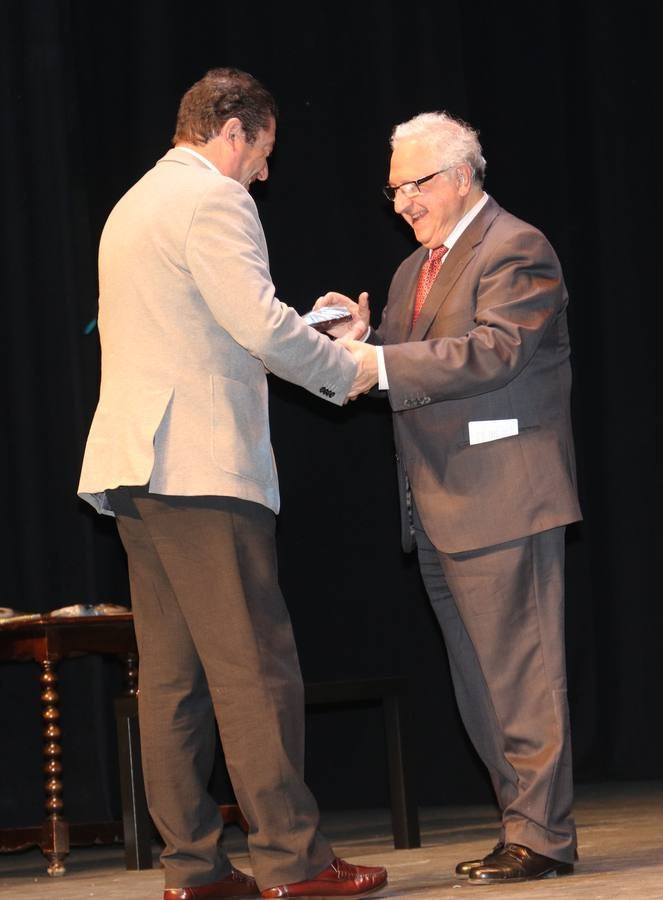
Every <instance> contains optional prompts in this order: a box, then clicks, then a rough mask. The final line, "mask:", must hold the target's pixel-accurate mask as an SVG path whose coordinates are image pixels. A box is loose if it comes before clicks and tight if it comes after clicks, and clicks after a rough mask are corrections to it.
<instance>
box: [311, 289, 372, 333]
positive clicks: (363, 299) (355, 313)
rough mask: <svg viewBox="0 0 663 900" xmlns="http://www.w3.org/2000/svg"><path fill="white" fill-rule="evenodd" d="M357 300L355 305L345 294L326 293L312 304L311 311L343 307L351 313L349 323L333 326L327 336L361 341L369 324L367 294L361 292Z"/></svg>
mask: <svg viewBox="0 0 663 900" xmlns="http://www.w3.org/2000/svg"><path fill="white" fill-rule="evenodd" d="M358 300H359V302H358V303H355V301H354V300H351V299H350V297H346V296H345V294H339V293H338V292H337V291H328V292H327V293H326V294H324V295H323V296H322V297H318V299H317V300H316V301H315V303H314V304H313V309H320V308H321V307H323V306H344V307H345V308H346V309H347V310H348V311H349V312H351V313H352V321H351V322H345V323H344V324H343V325H333V326H332V327H331V328H329V329H328V330H327V334H328V335H331V337H334V338H341V337H351V338H352V339H355V340H362V339H363V338H364V337H365V335H366V332H367V331H368V328H369V325H370V323H371V310H370V307H369V305H368V293H367V292H366V291H362V293H361V294H360V295H359V298H358ZM359 324H361V328H359V327H358V325H359ZM355 326H357V327H355ZM350 332H352V333H350Z"/></svg>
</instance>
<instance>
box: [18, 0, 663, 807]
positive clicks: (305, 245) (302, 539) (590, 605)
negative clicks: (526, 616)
mask: <svg viewBox="0 0 663 900" xmlns="http://www.w3.org/2000/svg"><path fill="white" fill-rule="evenodd" d="M651 15H653V13H652V12H651V11H650V8H649V6H648V5H647V4H642V5H639V4H638V3H635V4H631V6H630V7H629V10H628V14H627V15H623V14H622V13H621V12H620V11H619V10H618V8H616V7H615V8H613V7H611V6H610V5H609V4H604V3H601V2H598V0H587V2H582V0H580V2H578V0H541V2H539V3H537V4H531V3H528V4H524V3H523V4H517V3H513V2H506V3H500V4H497V3H493V2H485V0H481V2H474V3H459V2H456V0H452V2H447V3H444V4H432V3H419V4H409V5H407V4H402V3H394V2H385V0H381V2H375V0H371V2H368V0H367V2H365V3H354V4H346V3H343V2H341V3H333V4H331V3H326V2H321V3H318V4H315V5H313V6H311V7H309V8H307V9H306V10H305V12H304V13H301V12H300V11H299V10H298V9H295V6H294V4H293V5H292V6H291V5H290V4H287V3H285V4H270V5H267V4H265V5H264V8H263V6H262V5H261V4H260V5H258V7H257V8H256V6H255V4H223V3H218V2H214V3H211V2H207V0H199V2H197V3H193V4H185V5H184V6H183V5H182V4H180V3H178V4H175V3H170V2H157V0H136V2H131V3H122V2H117V3H107V4H96V3H87V2H82V0H81V2H76V0H68V2H67V0H59V2H58V0H41V2H39V0H24V2H20V0H9V2H7V3H3V4H2V5H1V9H0V16H1V17H2V19H1V28H0V41H1V44H0V48H1V53H0V59H1V61H2V62H1V65H2V70H3V78H2V84H1V90H2V115H3V129H2V140H1V141H0V153H1V154H2V168H1V172H2V181H3V185H2V187H3V190H2V196H3V203H2V212H3V219H4V226H5V228H4V235H5V236H4V238H3V249H4V251H5V259H4V264H3V275H4V279H3V280H4V291H3V293H4V303H3V307H4V311H3V329H2V331H3V335H6V337H5V339H4V340H3V354H2V357H3V361H4V362H5V365H6V369H5V379H4V384H5V389H4V391H5V393H4V396H5V401H4V403H5V405H4V409H5V412H4V428H3V432H4V434H5V440H4V441H3V442H2V447H3V452H4V454H5V458H4V471H5V478H4V479H3V485H2V490H3V497H2V508H3V509H4V517H5V521H6V529H5V537H4V540H3V547H4V550H5V554H6V555H5V560H6V561H5V564H4V565H3V576H4V580H3V583H2V598H1V599H0V605H4V606H8V607H12V608H15V609H20V610H23V611H26V612H34V611H49V610H52V609H56V608H59V607H62V606H66V605H69V604H73V603H88V602H90V603H94V602H108V603H128V586H127V579H126V573H125V563H124V557H123V553H122V549H121V547H120V544H119V541H118V538H117V536H116V533H115V528H114V523H113V522H112V520H110V519H108V518H106V517H100V516H97V515H96V514H95V513H94V512H93V511H92V510H91V509H89V508H87V506H86V505H85V504H84V503H82V502H81V501H79V500H78V499H77V497H76V485H77V481H78V472H79V467H80V462H81V457H82V451H83V445H84V440H85V435H86V433H87V429H88V426H89V422H90V419H91V416H92V413H93V410H94V406H95V403H96V398H97V390H98V379H99V349H98V339H97V333H96V330H95V329H94V325H93V321H94V319H95V316H96V300H97V298H96V289H97V286H96V248H97V242H98V239H99V234H100V231H101V228H102V226H103V222H104V220H105V218H106V216H107V214H108V213H109V211H110V209H111V207H112V206H113V204H114V203H115V201H116V200H117V199H118V198H119V196H120V195H121V194H122V193H123V192H124V191H125V190H126V189H127V188H128V187H129V186H130V185H131V184H132V183H133V182H134V181H135V180H136V179H137V178H138V177H140V175H142V173H143V172H144V171H145V170H146V169H147V168H149V167H151V166H152V165H153V163H154V162H155V161H156V160H157V159H158V158H159V157H160V156H162V155H163V154H164V153H165V152H166V150H167V149H168V147H169V146H170V138H171V135H172V132H173V128H174V121H175V114H176V109H177V103H178V101H179V98H180V96H181V94H182V93H183V91H184V90H185V89H186V88H187V87H189V85H190V84H191V83H193V81H195V80H196V79H197V78H199V77H201V76H202V75H203V74H204V72H205V71H206V70H207V69H208V68H210V67H212V66H215V65H237V66H239V67H241V68H245V69H248V70H249V71H251V72H253V73H254V74H255V75H256V76H258V77H259V78H260V79H261V80H263V81H264V83H265V84H266V85H267V86H268V87H269V88H270V89H271V90H272V91H273V92H274V94H275V96H276V97H277V100H278V102H279V105H280V112H281V116H280V123H279V129H278V139H277V149H276V152H275V154H274V157H273V161H272V164H271V177H270V180H269V182H267V183H266V184H263V185H258V186H257V187H256V190H255V197H256V201H257V203H258V206H259V209H260V212H261V215H262V218H263V222H264V226H265V230H266V233H267V238H268V242H269V246H270V256H271V264H272V270H273V276H274V280H275V284H276V285H277V289H278V294H279V296H280V298H281V299H284V300H286V301H288V302H289V303H290V304H292V305H293V306H295V307H296V308H297V309H299V310H300V311H302V312H303V311H305V310H306V309H308V308H309V307H310V305H311V303H312V302H313V300H314V299H315V298H316V297H317V296H318V295H319V294H320V293H322V292H323V291H325V290H329V289H338V290H341V291H344V292H346V293H350V294H352V295H356V294H357V293H358V292H359V291H360V290H368V291H369V292H370V294H371V298H372V309H373V314H374V317H375V319H376V320H377V317H378V316H379V313H380V311H381V309H382V306H383V304H384V299H385V294H386V289H387V286H388V283H389V279H390V277H391V274H392V272H393V271H394V269H395V268H396V266H397V264H398V263H399V262H400V260H401V259H402V258H403V257H404V256H405V255H406V254H408V253H409V252H410V250H411V249H412V248H413V246H414V245H413V243H412V238H411V236H410V234H409V233H408V230H407V229H406V228H404V227H403V226H402V224H401V223H399V221H398V220H397V218H396V217H395V216H394V214H393V212H392V209H391V207H390V205H389V204H388V203H387V202H386V201H385V200H384V199H383V197H382V196H381V192H380V188H381V185H382V184H383V183H384V182H385V180H386V176H387V163H388V155H389V152H388V138H389V134H390V131H391V128H392V126H393V125H394V124H395V123H396V122H399V121H402V120H404V119H406V118H409V117H410V116H411V115H414V114H415V113H417V112H422V111H426V110H433V109H441V108H446V109H448V110H450V111H452V112H454V113H456V114H458V115H460V116H462V117H464V118H466V119H467V120H468V121H470V122H471V123H472V124H474V125H475V126H477V127H478V128H479V129H480V133H481V139H482V143H483V146H484V151H485V156H486V157H487V160H488V173H487V184H486V187H487V190H488V191H489V192H490V193H492V194H493V195H494V196H495V197H496V199H497V200H498V202H499V203H501V204H502V205H503V206H504V207H506V208H507V209H509V210H510V211H512V212H513V213H515V214H517V215H519V216H521V217H522V218H525V219H527V220H529V221H531V222H533V223H534V224H536V225H537V226H539V227H540V228H541V229H542V230H543V231H544V232H545V233H546V234H547V235H548V237H549V238H550V240H551V241H552V242H553V244H554V245H555V247H556V248H557V250H558V253H559V255H560V257H561V259H562V262H563V265H564V268H565V273H566V277H567V281H568V285H569V290H570V294H571V308H570V323H571V331H572V340H573V364H574V372H575V383H574V397H573V403H574V421H575V430H576V439H577V448H578V466H579V480H580V489H581V496H582V503H583V509H584V515H585V518H584V522H583V523H582V524H581V525H578V526H574V527H573V528H571V529H570V530H569V535H568V578H567V582H568V646H567V651H568V660H569V680H570V698H571V709H572V717H573V724H574V734H575V738H574V740H575V770H576V776H577V778H578V780H583V779H584V780H587V779H626V778H628V779H642V778H644V779H649V778H659V777H661V776H663V732H662V729H661V726H660V725H659V719H658V715H657V712H656V707H655V706H654V699H655V697H656V695H657V690H658V687H659V685H660V684H661V680H662V678H661V676H662V671H661V668H662V664H661V660H662V659H663V654H662V653H661V648H660V641H661V638H660V635H661V632H662V628H661V625H662V614H661V602H660V597H659V596H658V594H659V591H658V579H657V576H656V573H657V568H656V565H657V564H656V558H657V557H656V553H657V551H658V544H659V538H660V536H661V527H660V513H659V510H660V504H661V500H662V498H661V492H660V487H661V478H660V465H659V464H658V462H659V460H658V458H657V457H658V449H659V440H658V428H657V425H658V424H659V420H660V406H659V401H658V396H659V392H660V387H661V378H660V375H659V372H658V361H657V359H656V352H657V351H656V343H655V340H654V337H655V334H656V330H655V323H656V318H655V316H654V312H655V306H656V305H658V304H659V303H660V298H659V296H658V291H656V290H655V280H654V275H655V270H656V269H657V267H658V261H657V258H656V256H655V254H654V251H653V246H652V243H653V235H654V231H655V227H654V222H653V220H654V212H655V209H656V207H655V205H654V200H653V197H652V194H653V185H654V184H655V183H656V181H657V172H656V171H655V160H654V157H653V141H652V139H651V131H650V126H649V117H650V116H651V114H652V113H654V114H655V112H654V109H653V106H654V102H655V99H656V94H655V92H654V91H653V87H654V82H653V71H654V64H653V60H654V59H655V55H654V35H655V29H654V28H653V26H652V24H651V22H649V21H648V17H650V16H651ZM648 68H649V70H648ZM271 389H272V401H271V415H272V424H273V443H274V448H275V453H276V457H277V462H278V465H279V468H280V475H281V488H282V495H283V509H282V513H281V515H280V517H279V531H278V540H279V551H280V566H281V579H282V584H283V588H284V591H285V594H286V597H287V600H288V603H289V606H290V609H291V613H292V618H293V623H294V627H295V630H296V634H297V637H298V642H299V648H300V653H301V661H302V668H303V670H304V674H305V677H306V678H308V679H327V678H335V677H352V676H369V675H374V674H398V675H407V676H408V677H409V679H410V680H411V686H412V697H413V707H414V757H415V759H414V762H415V771H416V777H417V784H416V787H417V795H418V799H419V801H420V802H421V803H422V804H443V803H457V802H471V801H484V800H487V799H489V798H490V790H489V787H488V784H487V781H486V779H485V776H484V774H483V771H482V769H481V767H480V765H479V764H478V763H477V760H476V758H475V756H474V753H473V751H472V750H471V748H470V747H469V745H468V743H467V740H466V738H465V736H464V733H463V730H462V727H461V725H460V723H459V721H458V717H457V714H456V711H455V705H454V701H453V696H452V692H451V688H450V683H449V675H448V670H447V662H446V657H445V653H444V648H443V645H442V642H441V638H440V636H439V633H438V631H437V627H436V625H435V623H434V620H433V617H432V614H431V612H430V610H429V609H428V605H427V601H426V598H425V596H424V592H423V589H422V586H421V583H420V580H419V575H418V571H417V566H416V562H415V561H414V559H413V558H410V557H406V556H404V555H403V554H402V553H401V550H400V547H399V542H398V513H397V502H396V490H395V476H394V471H393V448H392V438H391V424H390V417H389V413H388V410H387V408H386V405H381V404H380V403H378V402H377V401H373V400H369V399H361V400H359V401H357V402H356V403H353V404H349V405H348V407H346V408H343V409H340V410H339V409H335V408H334V409H332V408H330V407H329V406H328V405H327V404H324V403H322V402H319V401H318V400H316V399H315V398H313V397H312V396H310V395H308V394H305V392H303V391H301V390H300V389H298V388H293V387H292V386H291V385H288V384H286V383H284V382H279V381H277V380H276V379H274V380H273V381H272V384H271ZM514 639H515V640H517V635H515V636H514ZM508 652H509V650H508V647H505V653H508ZM118 666H119V664H115V663H112V662H108V661H102V660H99V659H96V658H87V659H81V660H71V661H68V662H67V663H65V664H63V666H62V667H61V670H62V682H61V695H62V724H63V729H64V738H63V749H64V764H65V774H66V778H65V794H64V801H65V813H66V815H67V816H68V818H70V819H71V820H72V821H75V820H76V819H79V820H80V819H86V818H87V819H90V818H92V817H97V818H103V817H105V816H106V814H107V813H108V812H109V811H110V812H112V811H113V810H116V809H117V786H116V772H115V770H114V766H115V762H114V753H113V740H114V736H113V723H112V716H111V698H112V695H113V692H114V691H116V690H117V689H118V685H119V684H120V682H121V673H120V672H119V671H118ZM0 684H1V686H2V703H1V704H0V734H1V735H2V748H3V767H2V771H3V781H4V786H3V790H2V792H1V796H0V824H14V825H17V824H23V823H24V822H27V821H35V820H38V819H39V818H40V817H41V815H42V809H41V803H42V796H41V793H42V792H41V785H40V782H41V777H42V773H41V769H40V753H41V737H40V726H39V721H38V715H39V686H38V683H37V678H36V668H33V667H31V666H27V665H25V664H11V665H10V664H5V665H2V666H0ZM380 729H381V724H380V720H379V713H378V711H377V710H376V709H373V708H361V709H357V710H352V711H346V712H345V713H344V712H342V711H339V712H335V713H332V712H325V713H316V714H312V715H311V716H310V721H309V734H308V759H309V764H308V765H309V768H308V778H309V782H310V784H311V787H312V788H313V790H314V792H315V793H316V795H317V797H318V799H319V802H320V804H321V806H323V807H333V806H339V807H346V808H350V807H352V806H379V805H386V802H387V792H386V768H385V764H384V760H383V747H382V738H381V735H380V733H379V732H380ZM95 773H96V774H95ZM8 774H9V775H10V777H7V776H8Z"/></svg>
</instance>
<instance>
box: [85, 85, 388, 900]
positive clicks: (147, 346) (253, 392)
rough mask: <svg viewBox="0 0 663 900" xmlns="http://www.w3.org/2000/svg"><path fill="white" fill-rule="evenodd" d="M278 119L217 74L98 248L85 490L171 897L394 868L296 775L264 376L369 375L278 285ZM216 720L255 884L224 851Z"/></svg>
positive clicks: (353, 885) (270, 891) (284, 892)
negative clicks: (130, 623) (265, 184)
mask: <svg viewBox="0 0 663 900" xmlns="http://www.w3.org/2000/svg"><path fill="white" fill-rule="evenodd" d="M276 115H277V111H276V105H275V103H274V100H273V98H272V96H271V95H270V94H269V93H268V92H267V91H266V90H265V88H264V87H263V86H262V85H260V84H259V82H257V81H256V80H255V79H254V78H253V77H252V76H250V75H249V74H247V73H244V72H241V71H238V70H235V69H214V70H211V71H210V72H208V73H207V75H206V76H205V77H204V78H202V79H201V80H200V81H199V82H197V83H196V84H195V85H193V87H191V88H190V89H189V91H187V93H186V94H185V95H184V97H183V99H182V101H181V104H180V109H179V113H178V120H177V128H176V133H175V137H174V140H173V143H174V145H175V146H174V149H172V150H170V151H169V152H168V153H167V154H166V155H165V156H164V157H163V158H162V159H161V160H159V161H158V162H157V164H156V165H155V167H154V168H153V169H151V170H150V171H149V172H147V173H146V174H145V175H144V176H143V177H142V178H141V179H140V180H139V181H138V182H137V184H135V185H134V186H133V187H132V188H131V189H130V190H129V191H127V193H126V194H125V195H124V196H123V197H122V198H121V199H120V201H119V202H118V203H117V205H116V206H115V208H114V209H113V210H112V212H111V214H110V216H109V217H108V220H107V222H106V225H105V227H104V230H103V233H102V236H101V242H100V249H99V288H100V294H99V317H98V322H99V334H100V339H101V350H102V371H101V388H100V397H99V404H98V406H97V410H96V412H95V415H94V419H93V422H92V426H91V429H90V433H89V436H88V440H87V445H86V448H85V455H84V460H83V467H82V473H81V477H80V484H79V494H80V496H81V497H83V498H85V499H86V500H88V501H89V502H91V503H92V504H93V505H94V506H95V508H96V509H97V510H98V511H99V512H102V513H108V514H110V515H115V516H116V518H117V524H118V529H119V533H120V536H121V539H122V542H123V544H124V547H125V549H126V552H127V558H128V564H129V575H130V584H131V599H132V609H133V615H134V621H135V627H136V635H137V640H138V649H139V661H140V676H139V698H138V702H139V719H140V728H141V748H142V756H143V768H144V774H145V786H146V793H147V800H148V805H149V809H150V813H151V815H152V818H153V820H154V823H155V825H156V827H157V828H158V830H159V832H160V834H161V837H162V838H163V841H164V849H163V852H162V855H161V860H162V863H163V868H164V876H165V892H164V898H165V900H192V898H202V897H205V898H208V900H216V898H226V897H236V896H262V897H285V896H287V897H297V896H304V895H306V896H312V897H314V896H321V895H324V894H327V893H332V894H334V895H338V896H352V895H361V894H364V893H366V892H367V891H369V890H375V889H376V888H378V887H380V886H381V885H382V884H384V883H385V881H386V877H387V876H386V872H385V870H384V869H383V868H382V867H379V866H375V867H365V866H353V865H351V864H350V863H347V862H345V861H344V860H341V859H338V858H337V857H336V856H335V854H334V852H333V850H332V848H331V847H330V846H329V844H328V842H327V840H326V839H325V838H324V837H323V836H322V835H321V834H320V832H319V830H318V820H319V816H318V809H317V805H316V803H315V800H314V798H313V797H312V795H311V794H310V792H309V790H308V788H307V786H306V784H305V783H304V779H303V766H304V695H303V685H302V679H301V674H300V669H299V662H298V657H297V650H296V647H295V643H294V640H293V633H292V629H291V624H290V619H289V616H288V611H287V608H286V606H285V603H284V600H283V597H282V595H281V592H280V589H279V585H278V580H277V568H276V553H275V541H274V524H275V514H276V513H277V512H278V509H279V490H278V481H277V473H276V469H275V466H274V458H273V454H272V449H271V445H270V434H269V420H268V405H267V400H268V397H267V377H266V375H267V373H268V372H272V373H274V374H275V375H277V376H279V377H281V378H284V379H287V380H288V381H291V382H294V383H295V384H298V385H301V386H302V387H304V388H306V389H307V390H309V391H311V392H313V393H314V394H316V395H317V396H320V397H321V398H322V399H324V400H328V401H330V402H332V403H335V404H343V403H345V402H346V400H347V399H348V398H354V397H355V396H356V395H357V394H358V393H360V392H362V391H365V390H366V389H367V388H368V387H369V386H370V374H369V375H367V373H366V371H365V366H364V363H363V362H362V361H361V360H360V361H359V362H358V361H357V359H355V358H353V355H352V353H351V352H350V351H349V350H348V349H347V348H346V347H345V346H343V342H342V341H339V342H332V341H330V340H328V338H326V337H324V336H322V335H320V334H318V333H317V332H316V331H315V330H314V329H313V328H311V327H309V326H308V325H307V324H305V322H304V321H303V320H302V318H301V317H300V316H299V315H298V313H297V312H296V311H295V310H294V309H292V308H291V307H289V306H287V305H286V304H284V303H282V302H280V301H279V300H278V299H277V298H276V296H275V292H274V285H273V284H272V280H271V277H270V273H269V265H268V258H267V247H266V245H265V238H264V234H263V230H262V226H261V223H260V219H259V217H258V213H257V209H256V206H255V203H254V201H253V200H252V198H251V196H250V194H249V192H248V188H249V186H250V185H251V183H252V182H253V181H254V180H256V179H257V180H260V181H263V180H265V179H266V178H267V176H268V163H267V158H268V156H269V154H270V152H271V150H272V147H273V144H274V139H275V129H276ZM359 330H360V331H363V327H361V328H360V329H359ZM355 356H356V351H355ZM217 725H218V730H219V733H220V736H221V741H222V744H223V751H224V754H225V760H226V764H227V768H228V772H229V775H230V778H231V781H232V785H233V789H234V792H235V795H236V798H237V801H238V803H239V806H240V808H241V810H242V812H243V814H244V816H245V818H246V820H247V822H248V825H249V834H248V846H249V852H250V855H251V863H252V868H253V874H254V878H251V877H249V876H248V875H246V874H244V873H242V872H239V871H238V870H237V869H235V868H234V867H233V866H232V865H231V863H230V861H229V860H228V858H227V856H226V855H225V854H224V852H223V851H222V850H221V849H220V848H219V839H220V836H221V831H222V827H223V825H222V820H221V817H220V814H219V810H218V807H217V805H216V803H215V801H214V799H213V798H212V796H211V795H210V794H209V792H208V790H207V787H208V782H209V779H210V774H211V770H212V764H213V760H214V754H215V743H216V726H217Z"/></svg>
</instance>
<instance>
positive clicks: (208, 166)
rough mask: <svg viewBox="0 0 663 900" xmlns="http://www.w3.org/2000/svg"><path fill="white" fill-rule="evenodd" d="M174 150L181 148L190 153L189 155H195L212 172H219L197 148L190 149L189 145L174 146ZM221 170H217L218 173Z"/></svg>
mask: <svg viewBox="0 0 663 900" xmlns="http://www.w3.org/2000/svg"><path fill="white" fill-rule="evenodd" d="M175 149H176V150H183V151H184V152H185V153H190V154H191V156H195V157H197V158H198V159H199V160H200V161H201V162H203V163H205V165H206V166H207V168H208V169H211V170H212V171H213V172H219V170H218V169H217V167H216V166H215V165H214V163H212V162H210V161H209V159H207V157H206V156H203V155H202V153H198V151H197V150H192V149H191V147H175ZM220 174H221V172H219V175H220Z"/></svg>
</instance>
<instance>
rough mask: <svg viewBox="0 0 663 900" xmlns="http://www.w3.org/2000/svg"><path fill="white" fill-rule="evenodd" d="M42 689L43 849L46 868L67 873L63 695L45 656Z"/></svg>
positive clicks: (67, 826) (60, 873) (55, 873)
mask: <svg viewBox="0 0 663 900" xmlns="http://www.w3.org/2000/svg"><path fill="white" fill-rule="evenodd" d="M40 681H41V685H42V692H41V702H42V718H43V720H44V731H43V739H44V746H43V756H44V775H45V781H44V790H45V792H46V804H45V806H46V813H47V818H46V819H45V820H44V823H43V825H42V835H41V841H40V847H41V851H42V853H43V854H44V856H45V857H46V859H47V860H48V866H47V868H46V871H47V872H48V874H49V875H52V876H56V875H64V873H65V871H66V870H65V867H64V859H65V857H66V856H67V855H68V854H69V825H68V824H67V822H65V820H64V819H63V818H62V815H61V814H62V807H63V803H62V779H61V775H62V763H61V761H60V757H61V756H62V747H61V746H60V737H61V731H60V727H59V725H58V722H59V720H60V710H59V708H58V701H59V699H60V697H59V695H58V692H57V686H58V676H57V672H56V671H55V663H54V662H53V661H52V660H49V659H45V660H42V662H41V677H40Z"/></svg>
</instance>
